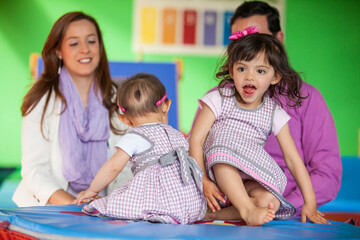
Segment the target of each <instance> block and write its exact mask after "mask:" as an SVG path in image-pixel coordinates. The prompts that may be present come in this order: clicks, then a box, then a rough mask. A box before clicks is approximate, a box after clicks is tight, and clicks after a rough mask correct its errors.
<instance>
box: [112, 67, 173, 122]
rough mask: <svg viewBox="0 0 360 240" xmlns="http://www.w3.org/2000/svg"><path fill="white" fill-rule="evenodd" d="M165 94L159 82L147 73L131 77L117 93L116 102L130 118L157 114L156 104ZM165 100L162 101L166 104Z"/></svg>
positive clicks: (157, 107) (158, 109)
mask: <svg viewBox="0 0 360 240" xmlns="http://www.w3.org/2000/svg"><path fill="white" fill-rule="evenodd" d="M165 94H166V89H165V87H164V85H163V84H162V83H161V81H160V80H159V79H158V78H157V77H156V76H154V75H152V74H149V73H138V74H135V75H133V76H131V77H130V78H129V79H128V80H126V81H125V82H124V83H123V84H122V85H120V86H119V88H118V91H117V102H118V104H119V105H120V106H121V107H122V108H123V109H124V110H125V111H124V114H126V115H128V116H130V117H137V116H144V115H145V114H147V113H151V112H159V111H160V105H161V104H160V105H159V106H157V105H156V102H158V101H159V100H160V99H161V98H162V97H163V96H164V95H165ZM167 100H168V99H167V98H166V99H165V100H164V101H165V102H167Z"/></svg>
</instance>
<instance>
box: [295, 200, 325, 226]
mask: <svg viewBox="0 0 360 240" xmlns="http://www.w3.org/2000/svg"><path fill="white" fill-rule="evenodd" d="M306 218H308V219H309V220H310V221H311V222H313V223H316V224H330V223H329V221H328V220H326V219H325V218H324V214H323V213H322V212H320V211H319V210H317V208H316V205H315V206H310V205H309V204H306V203H305V204H304V206H303V207H302V209H301V222H303V223H305V222H306Z"/></svg>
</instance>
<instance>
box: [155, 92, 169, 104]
mask: <svg viewBox="0 0 360 240" xmlns="http://www.w3.org/2000/svg"><path fill="white" fill-rule="evenodd" d="M166 97H167V94H166V93H165V95H164V96H163V97H162V98H161V99H160V100H159V101H157V102H156V106H159V105H160V104H161V103H162V102H163V101H164V100H165V98H166Z"/></svg>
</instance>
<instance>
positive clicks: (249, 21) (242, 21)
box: [231, 15, 283, 42]
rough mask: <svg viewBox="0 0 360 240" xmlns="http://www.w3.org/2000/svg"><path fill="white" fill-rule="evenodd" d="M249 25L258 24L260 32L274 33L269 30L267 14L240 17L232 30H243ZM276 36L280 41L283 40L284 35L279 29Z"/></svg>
mask: <svg viewBox="0 0 360 240" xmlns="http://www.w3.org/2000/svg"><path fill="white" fill-rule="evenodd" d="M249 26H256V27H257V29H258V30H259V33H265V34H269V35H272V33H271V32H270V30H269V26H268V21H267V18H266V16H265V15H253V16H251V17H247V18H238V19H236V20H235V22H234V24H233V25H232V26H231V32H236V31H241V30H244V29H245V28H247V27H249ZM275 37H276V38H277V39H279V40H280V42H283V35H282V32H281V31H279V32H278V33H277V34H276V36H275ZM280 37H281V38H280Z"/></svg>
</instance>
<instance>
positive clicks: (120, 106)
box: [117, 103, 125, 112]
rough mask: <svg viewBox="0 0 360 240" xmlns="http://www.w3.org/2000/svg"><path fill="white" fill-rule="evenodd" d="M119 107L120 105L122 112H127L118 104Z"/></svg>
mask: <svg viewBox="0 0 360 240" xmlns="http://www.w3.org/2000/svg"><path fill="white" fill-rule="evenodd" d="M117 105H118V107H119V108H120V110H121V111H122V112H125V108H123V107H122V106H120V104H119V103H118V104H117Z"/></svg>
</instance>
